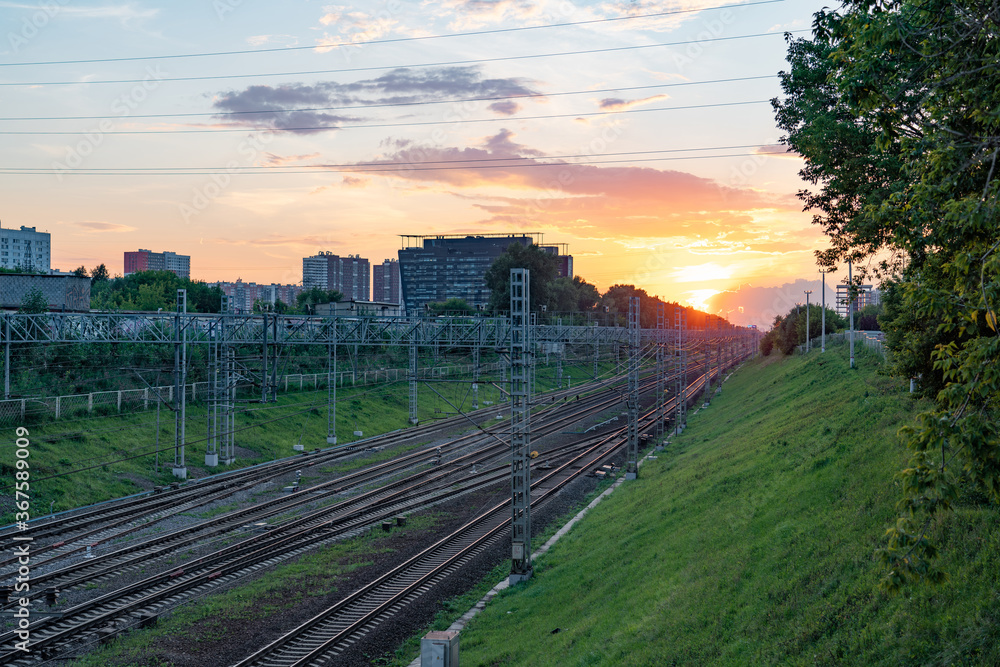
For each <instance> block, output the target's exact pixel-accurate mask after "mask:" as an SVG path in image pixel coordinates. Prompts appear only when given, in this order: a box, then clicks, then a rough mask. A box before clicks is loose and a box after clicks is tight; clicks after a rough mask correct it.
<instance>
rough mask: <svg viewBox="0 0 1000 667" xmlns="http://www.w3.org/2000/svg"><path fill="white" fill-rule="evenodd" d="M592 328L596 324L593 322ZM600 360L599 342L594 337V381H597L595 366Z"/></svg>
mask: <svg viewBox="0 0 1000 667" xmlns="http://www.w3.org/2000/svg"><path fill="white" fill-rule="evenodd" d="M594 326H595V327H596V326H597V322H594ZM600 359H601V347H600V342H598V340H597V336H594V379H595V380H596V379H597V364H598V362H599V361H600Z"/></svg>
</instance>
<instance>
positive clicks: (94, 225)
mask: <svg viewBox="0 0 1000 667" xmlns="http://www.w3.org/2000/svg"><path fill="white" fill-rule="evenodd" d="M73 224H74V225H76V226H77V227H82V228H83V229H84V230H86V231H87V232H90V233H92V234H101V233H105V232H112V233H116V234H121V233H124V232H134V231H135V230H136V228H135V227H130V226H128V225H119V224H116V223H114V222H74V223H73Z"/></svg>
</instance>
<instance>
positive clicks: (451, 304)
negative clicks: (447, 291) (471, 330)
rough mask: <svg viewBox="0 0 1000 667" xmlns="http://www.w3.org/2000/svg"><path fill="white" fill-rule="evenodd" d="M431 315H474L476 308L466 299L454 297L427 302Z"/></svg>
mask: <svg viewBox="0 0 1000 667" xmlns="http://www.w3.org/2000/svg"><path fill="white" fill-rule="evenodd" d="M427 310H428V312H429V313H430V314H431V315H472V314H474V313H475V312H476V310H475V309H474V308H473V307H472V306H470V305H469V302H468V301H466V300H465V299H458V298H455V297H452V298H450V299H448V300H447V301H435V302H433V303H428V304H427Z"/></svg>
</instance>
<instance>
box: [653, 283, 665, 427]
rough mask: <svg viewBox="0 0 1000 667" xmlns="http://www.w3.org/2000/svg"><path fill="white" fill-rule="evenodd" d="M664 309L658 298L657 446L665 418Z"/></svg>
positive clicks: (655, 413)
mask: <svg viewBox="0 0 1000 667" xmlns="http://www.w3.org/2000/svg"><path fill="white" fill-rule="evenodd" d="M664 309H665V305H664V303H663V302H662V301H659V300H658V301H657V302H656V405H655V409H654V412H653V414H654V415H655V419H656V429H655V431H654V435H655V437H656V446H657V447H661V446H662V444H663V422H664V420H665V419H666V415H665V414H663V408H664V398H665V397H664V394H665V393H666V391H667V387H666V372H667V369H666V368H665V365H666V354H664V349H663V327H664V326H665V324H666V322H665V321H664V319H665V318H664Z"/></svg>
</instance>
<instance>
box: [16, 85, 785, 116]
mask: <svg viewBox="0 0 1000 667" xmlns="http://www.w3.org/2000/svg"><path fill="white" fill-rule="evenodd" d="M776 78H777V75H776V74H762V75H758V76H740V77H733V78H730V79H711V80H707V81H677V82H674V83H657V84H651V85H648V86H623V87H619V88H594V89H588V90H567V91H560V92H555V93H525V94H523V95H498V96H496V97H461V98H450V99H438V100H422V101H419V102H386V103H378V104H353V105H342V106H336V107H301V108H299V107H296V108H290V109H252V110H247V111H204V112H193V113H151V114H130V115H129V116H128V118H129V120H134V119H137V118H191V117H199V116H216V117H218V116H244V115H251V114H279V113H296V112H302V111H343V110H347V109H383V108H392V107H411V106H426V105H430V104H459V103H462V102H495V101H498V100H521V99H532V98H539V97H563V96H566V95H594V94H597V93H616V92H622V91H635V90H656V89H659V88H676V87H679V86H699V85H708V84H714V83H736V82H740V81H758V80H761V79H776ZM105 118H115V119H117V118H121V115H120V114H119V115H110V116H109V115H104V116H11V117H7V118H0V121H4V120H10V121H15V120H16V121H21V120H33V121H36V120H103V119H105Z"/></svg>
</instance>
